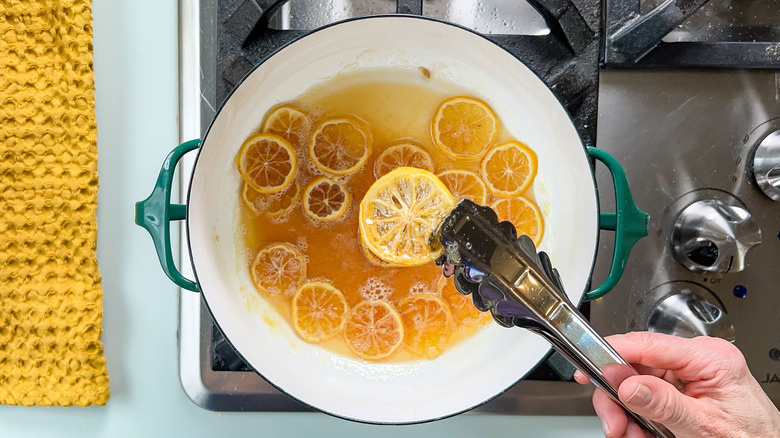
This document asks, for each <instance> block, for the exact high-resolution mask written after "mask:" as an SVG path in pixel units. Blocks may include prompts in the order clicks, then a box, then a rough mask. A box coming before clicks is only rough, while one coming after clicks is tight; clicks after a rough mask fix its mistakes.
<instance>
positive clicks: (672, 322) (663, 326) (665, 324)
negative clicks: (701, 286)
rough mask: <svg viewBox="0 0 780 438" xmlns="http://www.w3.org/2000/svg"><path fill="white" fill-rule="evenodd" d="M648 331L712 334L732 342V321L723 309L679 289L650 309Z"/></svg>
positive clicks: (682, 334)
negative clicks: (678, 291)
mask: <svg viewBox="0 0 780 438" xmlns="http://www.w3.org/2000/svg"><path fill="white" fill-rule="evenodd" d="M647 329H648V331H651V332H658V333H666V334H668V335H675V336H681V337H684V338H693V337H695V336H715V337H718V338H723V339H725V340H727V341H731V342H734V340H735V339H736V336H735V333H734V325H733V324H732V323H731V321H730V320H729V318H728V316H727V315H726V312H725V311H724V310H723V309H722V308H721V307H720V306H718V305H716V304H714V303H713V302H711V301H710V300H707V299H705V298H702V297H701V296H699V295H696V294H693V293H691V291H690V290H683V291H682V292H680V293H675V294H673V295H670V296H668V297H666V298H664V299H663V300H661V302H660V303H658V305H657V306H656V307H655V308H654V309H653V311H652V312H651V313H650V317H649V319H648V324H647Z"/></svg>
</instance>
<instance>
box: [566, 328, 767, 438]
mask: <svg viewBox="0 0 780 438" xmlns="http://www.w3.org/2000/svg"><path fill="white" fill-rule="evenodd" d="M607 341H608V342H609V344H610V345H612V346H613V347H614V348H615V350H617V351H618V353H620V355H621V356H623V358H624V359H625V360H626V361H627V362H629V363H630V364H632V365H633V366H634V368H636V370H637V372H639V375H637V376H632V377H629V378H627V379H626V380H624V381H623V382H622V383H621V384H620V387H619V388H618V396H619V398H620V400H621V401H622V402H623V403H624V404H625V405H626V406H627V407H628V408H629V409H631V410H632V411H634V412H636V413H637V414H639V415H640V416H642V417H644V418H646V419H648V420H651V421H655V422H657V423H660V424H663V425H664V426H666V428H668V429H669V431H670V432H672V433H674V435H675V436H676V437H677V438H686V437H714V438H718V437H728V438H735V437H751V438H759V437H780V412H778V410H777V408H776V407H775V406H774V404H773V403H772V401H771V400H770V399H769V397H767V395H766V394H765V393H764V391H763V390H762V389H761V386H760V385H759V384H758V382H757V381H756V379H755V378H753V375H752V374H750V371H749V370H748V367H747V363H746V362H745V358H744V356H743V355H742V353H741V352H740V351H739V349H737V347H735V346H734V345H732V344H731V343H729V342H728V341H725V340H723V339H719V338H709V337H704V336H702V337H697V338H694V339H685V338H679V337H676V336H670V335H664V334H660V333H649V332H634V333H628V334H625V335H614V336H609V337H607ZM574 378H575V380H576V381H577V382H579V383H582V384H587V383H589V380H588V378H587V377H586V376H585V375H584V374H583V373H581V372H579V371H577V372H576V373H575V375H574ZM593 407H594V409H595V410H596V414H597V415H598V416H599V417H600V418H601V422H602V425H603V427H604V435H605V436H606V437H607V438H618V437H624V438H633V437H646V436H652V435H649V433H648V432H646V431H644V430H643V429H641V428H640V427H639V425H637V424H636V423H635V422H634V420H633V419H629V417H628V416H627V415H626V413H625V411H623V409H622V408H621V407H620V406H619V405H618V404H617V403H615V402H614V401H612V399H610V398H609V396H608V395H607V394H606V393H605V392H604V391H602V390H600V389H597V390H596V391H595V392H594V393H593Z"/></svg>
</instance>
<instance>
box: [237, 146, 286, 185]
mask: <svg viewBox="0 0 780 438" xmlns="http://www.w3.org/2000/svg"><path fill="white" fill-rule="evenodd" d="M236 164H237V165H238V171H239V172H240V173H241V178H243V180H244V182H246V183H247V184H249V186H250V187H252V188H253V189H254V190H255V191H257V192H259V193H275V192H279V191H282V190H284V189H285V188H287V186H289V185H290V183H292V180H293V177H295V172H296V171H297V170H298V159H297V157H296V156H295V151H293V149H292V146H290V143H289V142H288V141H287V140H285V139H283V138H282V137H279V136H278V135H274V134H257V135H253V136H251V137H249V138H248V139H246V141H245V142H244V144H243V145H242V146H241V149H240V150H239V151H238V156H237V157H236Z"/></svg>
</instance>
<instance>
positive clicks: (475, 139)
mask: <svg viewBox="0 0 780 438" xmlns="http://www.w3.org/2000/svg"><path fill="white" fill-rule="evenodd" d="M431 134H432V136H433V141H434V143H436V146H438V147H439V149H441V151H442V152H444V153H445V154H447V155H448V156H449V157H450V158H454V159H456V160H457V159H466V160H477V159H479V158H480V157H482V155H484V154H485V151H487V149H488V148H489V147H490V146H492V145H493V143H494V142H495V141H496V138H497V137H498V118H497V117H496V115H495V114H494V113H493V110H492V109H491V108H490V107H489V106H488V105H487V104H486V103H485V102H483V101H481V100H479V99H474V98H471V97H463V96H459V97H453V98H450V99H447V100H445V101H444V102H442V103H441V105H439V108H438V109H437V110H436V114H435V115H434V117H433V120H432V121H431Z"/></svg>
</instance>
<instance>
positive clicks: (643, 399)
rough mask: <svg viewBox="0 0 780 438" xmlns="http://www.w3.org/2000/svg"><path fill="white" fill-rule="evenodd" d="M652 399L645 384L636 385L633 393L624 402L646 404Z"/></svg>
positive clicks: (635, 404) (636, 404) (638, 404)
mask: <svg viewBox="0 0 780 438" xmlns="http://www.w3.org/2000/svg"><path fill="white" fill-rule="evenodd" d="M652 399H653V393H652V391H650V388H648V387H647V386H645V385H642V384H639V385H636V389H635V390H634V393H633V394H631V395H630V396H628V398H627V399H626V402H628V403H631V404H632V405H634V406H646V405H648V404H649V403H650V400H652Z"/></svg>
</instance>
